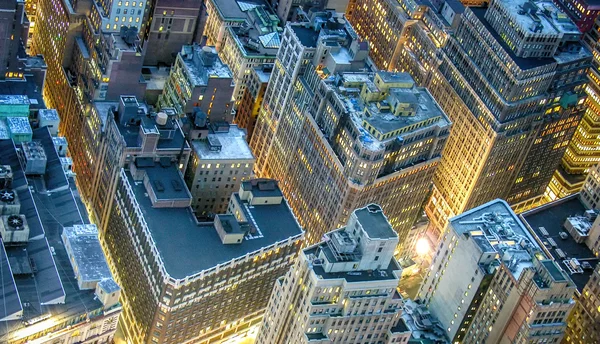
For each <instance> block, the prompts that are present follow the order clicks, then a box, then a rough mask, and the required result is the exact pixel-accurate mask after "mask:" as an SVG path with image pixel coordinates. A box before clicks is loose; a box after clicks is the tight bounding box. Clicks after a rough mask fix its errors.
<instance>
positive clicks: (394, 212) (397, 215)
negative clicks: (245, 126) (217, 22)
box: [251, 13, 450, 249]
mask: <svg viewBox="0 0 600 344" xmlns="http://www.w3.org/2000/svg"><path fill="white" fill-rule="evenodd" d="M325 15H326V16H325V18H326V20H325V21H324V22H320V21H315V22H314V23H313V24H311V25H314V26H309V24H289V23H288V25H287V27H286V30H285V32H284V35H283V42H285V45H284V44H283V43H282V48H281V49H280V50H279V53H278V58H277V62H276V63H275V68H274V70H273V72H272V76H271V80H270V81H269V84H268V86H267V90H266V93H265V98H264V102H263V107H262V109H261V113H260V115H259V117H258V120H257V124H256V127H255V129H254V134H253V138H252V141H251V147H252V148H253V152H254V154H255V155H256V159H257V163H256V168H255V170H256V173H257V174H258V175H259V176H265V177H269V178H274V179H277V180H279V181H280V185H281V188H282V190H283V191H284V194H286V196H287V198H288V200H289V202H290V205H291V206H292V208H293V209H294V210H295V212H296V214H297V215H298V217H299V220H300V223H301V224H302V225H303V227H304V228H306V230H307V238H308V241H309V242H311V243H314V242H317V241H318V240H320V238H321V237H322V235H323V234H324V233H325V232H326V231H327V230H328V228H335V227H336V226H340V225H343V224H344V223H345V222H346V221H347V219H348V216H350V214H351V212H352V211H353V209H356V208H359V207H362V206H365V205H366V204H369V203H372V202H377V203H379V204H380V205H381V206H382V207H383V209H384V210H385V211H386V213H387V215H388V217H389V219H390V222H391V224H392V226H393V227H394V229H395V230H396V231H397V232H398V234H399V236H400V244H404V243H405V239H406V237H407V234H408V232H409V230H410V228H411V227H412V225H413V224H414V222H415V221H416V220H417V219H418V217H419V216H420V214H421V211H422V205H423V203H424V202H425V200H426V197H427V194H428V192H429V188H430V185H431V178H432V175H433V171H434V170H435V167H436V165H437V164H438V161H439V154H440V152H441V150H442V148H443V146H444V142H445V140H446V138H447V136H448V132H449V129H450V121H449V120H448V118H447V117H446V115H445V114H444V112H443V111H442V110H441V109H440V107H439V106H438V104H437V103H436V101H435V100H434V98H433V97H432V96H431V95H430V94H429V92H428V91H427V90H426V89H424V88H420V87H416V86H415V82H414V81H413V79H412V78H411V77H410V75H408V74H406V73H391V72H384V71H378V72H375V71H372V70H371V69H370V68H369V66H368V65H367V63H366V62H367V50H368V47H367V44H366V42H363V41H361V40H359V39H358V37H357V36H356V34H355V33H354V31H353V30H352V28H351V27H350V26H349V25H348V24H347V23H346V22H345V21H344V20H343V19H342V18H341V17H336V16H333V17H332V16H330V15H328V14H327V13H326V14H325ZM320 23H323V25H321V24H320ZM321 27H323V28H322V29H321ZM402 248H403V249H408V247H401V249H402Z"/></svg>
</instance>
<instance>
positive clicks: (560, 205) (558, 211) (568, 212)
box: [521, 196, 598, 292]
mask: <svg viewBox="0 0 600 344" xmlns="http://www.w3.org/2000/svg"><path fill="white" fill-rule="evenodd" d="M586 210H587V209H586V208H585V206H584V205H583V203H581V201H580V200H579V198H578V196H571V197H568V198H564V199H561V200H559V201H556V202H553V203H549V204H547V205H544V206H542V207H539V208H536V209H533V210H531V211H528V212H525V213H523V214H521V218H523V220H524V221H525V223H526V224H527V225H528V226H529V227H530V228H531V230H532V231H533V232H534V234H535V236H536V240H537V242H538V243H539V244H540V245H541V246H544V249H545V251H547V252H549V253H550V255H552V257H553V258H554V260H555V261H556V262H557V263H558V264H559V266H560V267H561V268H562V269H563V270H564V271H569V267H568V266H567V264H568V260H565V259H563V258H562V257H561V256H560V255H559V252H560V251H558V250H561V251H562V252H564V254H565V255H566V256H567V257H568V258H576V259H577V260H578V261H580V262H588V263H590V265H592V267H595V266H596V264H598V258H597V257H596V256H595V255H594V254H593V253H592V251H591V250H590V249H589V248H588V247H587V246H586V245H585V244H584V243H577V242H576V241H575V239H574V238H573V237H572V236H571V235H570V233H569V232H568V231H567V230H566V229H565V227H564V223H565V220H566V219H567V217H570V216H573V215H582V214H583V213H584V212H585V211H586ZM541 228H543V229H541ZM544 230H545V231H547V233H548V235H544V234H545V233H542V231H544ZM561 232H565V233H567V234H568V236H567V237H565V239H563V238H562V237H561V236H560V233H561ZM551 241H552V242H551ZM552 244H555V245H556V247H554V246H553V245H552ZM592 272H593V269H583V271H582V272H580V273H572V274H570V277H571V279H572V280H573V282H575V285H576V286H577V289H578V290H579V291H580V292H581V291H582V290H583V287H584V286H585V284H586V283H587V281H588V280H589V279H590V276H591V275H592Z"/></svg>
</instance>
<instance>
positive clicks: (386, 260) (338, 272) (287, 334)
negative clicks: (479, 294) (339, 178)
mask: <svg viewBox="0 0 600 344" xmlns="http://www.w3.org/2000/svg"><path fill="white" fill-rule="evenodd" d="M396 246H398V234H397V233H396V232H395V231H394V230H393V229H392V226H391V225H390V223H389V222H388V221H387V219H386V217H385V215H384V214H383V211H382V210H381V207H379V206H378V205H375V204H370V205H368V206H366V207H364V208H361V209H357V210H355V211H354V212H353V213H352V214H351V215H350V217H349V219H348V223H347V224H346V226H344V227H342V228H339V229H337V230H334V231H332V232H329V233H327V234H325V236H324V238H323V241H321V242H319V243H318V244H316V245H313V246H310V247H308V248H306V249H304V250H303V251H302V252H301V253H300V257H298V259H297V262H296V263H295V265H294V267H293V268H292V269H291V270H290V271H289V272H288V273H287V275H285V277H282V278H281V279H280V280H278V281H277V283H276V284H275V288H274V289H273V294H272V295H271V299H270V301H269V304H268V306H267V310H266V313H265V317H264V320H263V324H262V327H261V329H260V332H259V335H258V337H257V344H283V343H313V342H317V343H330V342H340V343H365V342H373V341H374V342H377V343H386V344H387V343H404V342H406V341H407V340H408V339H409V338H410V335H411V331H410V330H409V329H408V328H407V326H406V324H405V323H404V320H403V319H402V318H401V317H400V314H401V313H402V310H401V308H402V304H403V299H402V297H401V296H400V295H399V294H398V292H397V291H396V286H397V285H398V281H399V279H400V275H401V272H402V269H401V268H400V266H399V265H398V262H397V261H396V259H395V258H394V251H395V250H396Z"/></svg>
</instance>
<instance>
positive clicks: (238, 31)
mask: <svg viewBox="0 0 600 344" xmlns="http://www.w3.org/2000/svg"><path fill="white" fill-rule="evenodd" d="M215 3H216V4H217V6H218V7H219V8H221V6H223V1H215ZM226 6H228V7H234V6H238V7H239V10H240V18H243V20H244V23H243V24H242V25H241V26H229V27H228V28H227V29H228V30H231V36H232V37H234V39H235V40H236V43H237V44H238V47H239V48H240V49H241V51H242V52H243V54H244V55H245V56H273V57H274V56H275V55H277V50H279V46H280V45H281V32H283V28H281V27H280V25H279V24H280V21H279V18H278V17H277V15H275V13H274V12H273V11H272V10H271V8H270V7H269V5H268V4H267V3H266V2H265V1H263V0H256V1H250V2H248V1H242V0H240V1H235V5H233V6H232V4H231V3H230V2H227V5H226Z"/></svg>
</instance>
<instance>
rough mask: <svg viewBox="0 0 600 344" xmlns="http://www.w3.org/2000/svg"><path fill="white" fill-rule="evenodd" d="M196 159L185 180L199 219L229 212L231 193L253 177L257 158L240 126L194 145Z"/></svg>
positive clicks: (193, 152)
mask: <svg viewBox="0 0 600 344" xmlns="http://www.w3.org/2000/svg"><path fill="white" fill-rule="evenodd" d="M191 146H192V156H191V159H190V163H189V166H188V169H187V171H186V175H185V180H186V183H187V185H188V188H189V189H190V192H191V194H192V209H193V210H194V212H195V213H196V216H198V217H206V216H211V215H215V214H222V213H224V212H226V211H227V206H228V204H229V201H230V197H231V193H232V191H234V190H238V189H239V188H240V185H242V183H243V182H244V181H246V180H248V179H250V177H251V176H252V169H253V168H254V156H253V155H252V152H251V151H250V147H249V146H248V143H247V142H246V134H245V132H244V131H243V130H242V129H239V128H238V127H237V126H236V125H231V126H226V127H225V128H224V129H222V130H218V131H215V132H213V133H209V134H208V135H207V137H206V138H205V139H200V140H194V141H192V142H191Z"/></svg>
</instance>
